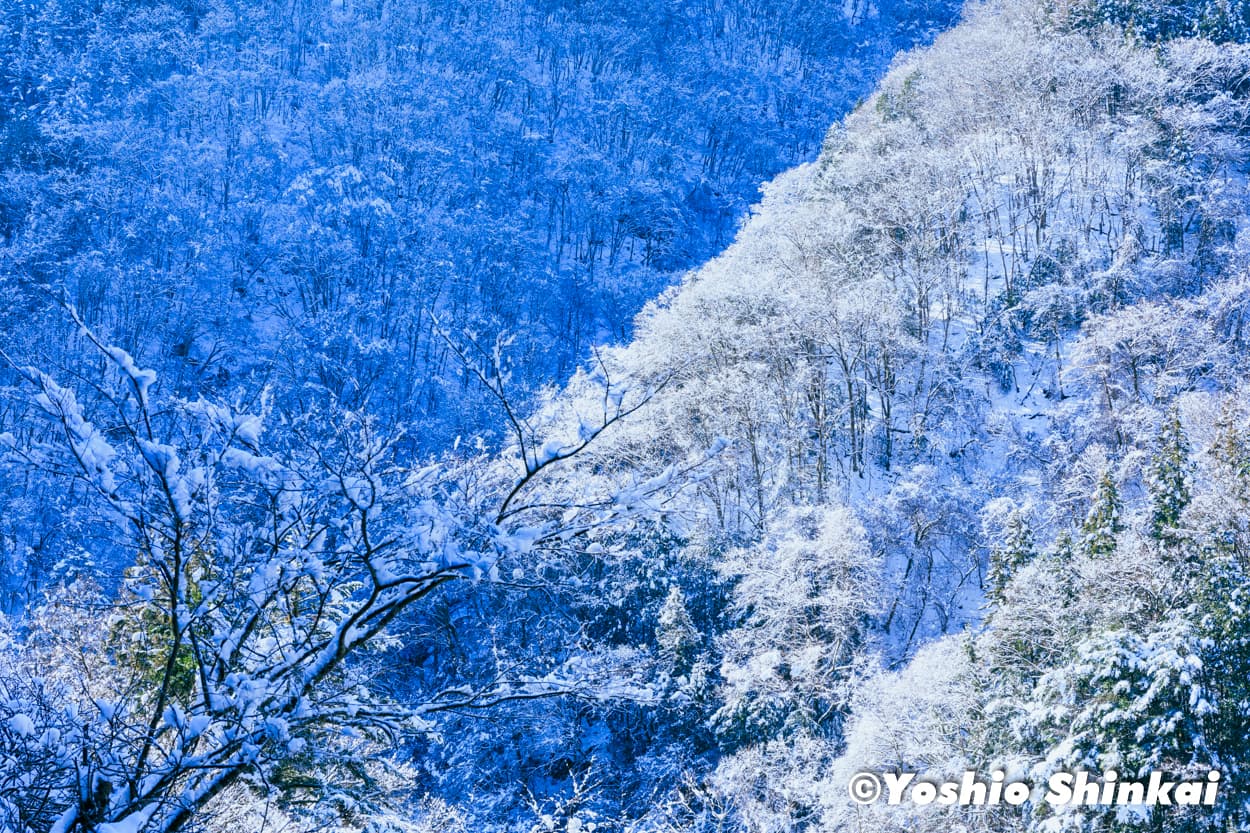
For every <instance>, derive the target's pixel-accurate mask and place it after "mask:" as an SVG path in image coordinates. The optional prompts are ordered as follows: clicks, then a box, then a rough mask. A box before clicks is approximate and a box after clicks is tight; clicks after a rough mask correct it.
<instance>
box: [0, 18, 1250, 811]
mask: <svg viewBox="0 0 1250 833" xmlns="http://www.w3.org/2000/svg"><path fill="white" fill-rule="evenodd" d="M853 5H854V4H852V6H853ZM332 7H333V8H339V6H338V5H334V6H332ZM358 8H363V7H358ZM713 8H714V9H715V8H721V7H720V6H715V5H714V6H713ZM735 20H736V22H737V23H743V21H746V20H749V16H747V17H743V18H736V19H735ZM1248 22H1250V10H1248V9H1247V7H1246V6H1245V4H1238V3H1216V2H1206V0H1145V1H1144V2H1137V0H1123V2H1121V1H1120V0H1116V2H1097V0H1077V1H1076V2H1051V0H996V1H995V2H987V3H985V4H983V5H980V6H977V7H975V8H972V9H970V10H968V12H967V14H966V17H965V19H964V20H963V22H962V23H960V25H958V26H957V27H956V28H955V29H953V30H951V31H949V32H947V33H946V34H944V35H942V36H941V37H939V38H938V39H937V40H936V41H935V43H934V44H933V46H931V47H929V48H926V49H923V50H920V51H916V52H913V53H910V54H907V55H903V56H901V57H899V58H898V59H897V60H896V62H895V63H894V65H893V67H892V68H891V70H890V72H889V73H888V75H887V76H886V78H885V79H884V81H883V82H882V83H881V85H880V87H879V88H878V90H877V91H876V93H875V94H874V95H872V96H871V97H869V98H868V99H867V100H865V101H864V102H863V103H862V104H861V105H860V106H859V107H858V108H857V109H856V110H855V111H854V112H852V113H851V114H850V115H849V116H848V117H847V118H846V119H845V120H843V121H842V122H841V123H839V124H838V125H836V126H834V127H833V128H832V129H831V130H830V131H829V132H828V134H827V135H826V137H825V139H824V142H823V145H822V150H821V153H820V155H819V157H818V158H817V159H816V161H814V162H812V163H810V164H805V165H801V166H799V167H797V168H795V169H793V170H790V171H788V172H786V173H784V174H782V175H781V176H779V177H777V178H776V179H775V180H774V181H773V182H771V183H770V184H769V185H768V186H766V187H765V188H764V189H763V194H764V196H763V199H762V201H761V202H760V204H759V205H758V206H757V207H756V208H755V209H754V211H753V212H752V215H751V217H750V218H749V220H748V221H747V222H746V223H745V224H744V226H743V227H742V229H741V230H740V233H739V234H738V235H737V237H736V239H735V240H734V242H733V243H732V244H731V245H730V246H729V247H728V248H727V249H725V251H724V252H722V253H721V254H720V255H719V256H718V257H716V258H714V259H713V260H711V261H710V262H708V263H707V264H706V265H705V266H703V267H701V268H699V269H696V270H694V271H693V272H691V273H689V274H688V275H687V276H686V277H685V279H684V280H683V281H682V283H681V284H680V285H678V286H675V287H673V288H671V289H670V290H668V291H667V292H665V293H664V294H663V295H661V296H660V297H659V298H658V299H656V300H654V301H653V302H652V303H650V304H649V305H648V306H647V307H646V309H645V310H644V311H643V313H642V314H641V316H640V317H639V318H638V320H637V322H636V324H635V326H634V328H633V332H634V338H633V339H632V341H630V342H629V343H628V344H625V345H622V346H618V347H609V348H599V349H597V350H595V351H593V355H592V361H591V362H589V363H588V365H587V366H586V367H585V368H584V369H583V370H581V371H579V372H578V373H576V375H575V376H574V377H573V379H572V381H571V382H570V383H569V384H568V385H567V386H559V387H551V388H548V389H545V390H544V391H543V392H542V393H541V395H540V397H539V401H538V403H537V404H536V405H535V407H533V408H529V407H528V406H527V405H525V404H520V403H518V402H517V401H516V400H515V399H514V398H511V397H510V395H511V394H512V393H513V392H514V388H513V382H514V379H513V377H512V376H511V375H510V373H509V367H508V363H507V361H506V360H505V359H504V358H503V354H504V352H505V351H506V349H507V345H506V343H505V342H504V341H500V342H498V343H497V346H496V349H495V350H494V351H493V352H492V350H491V344H490V342H489V341H487V342H481V343H476V344H474V343H471V342H472V340H471V339H468V338H467V337H462V336H463V334H462V333H457V332H452V331H451V328H450V327H449V328H448V330H447V331H445V332H440V336H445V338H443V339H442V342H443V344H444V345H445V348H446V352H447V357H448V358H450V357H451V356H453V355H454V356H455V357H456V358H458V359H459V360H460V361H459V363H458V364H457V365H456V368H457V369H456V371H455V376H456V380H455V381H457V382H458V383H460V384H461V385H462V387H464V388H465V389H467V388H468V387H470V386H473V387H474V388H475V390H476V391H477V393H475V394H474V395H473V397H469V398H466V400H465V401H466V402H468V401H479V400H481V401H486V400H492V399H493V400H495V402H496V405H497V409H498V410H500V411H502V412H503V417H502V424H503V427H502V429H501V432H502V435H503V436H505V437H508V436H510V437H511V443H512V444H511V445H507V446H505V447H504V448H503V449H502V450H498V449H496V448H495V447H494V446H493V445H492V444H491V443H488V442H487V441H486V440H485V439H484V438H483V439H478V438H473V440H472V441H469V442H456V443H454V444H453V448H452V450H451V451H450V452H446V453H443V454H440V455H436V456H432V457H430V456H422V455H420V454H419V453H418V451H417V450H415V449H414V446H416V445H418V443H417V442H415V441H414V440H413V439H412V437H411V436H409V435H407V434H405V433H404V432H403V431H401V430H398V429H395V428H394V426H393V425H392V424H391V423H390V422H388V421H387V420H386V419H384V418H382V416H381V415H379V414H378V413H376V412H372V411H370V410H369V409H367V408H363V407H357V406H358V405H359V402H354V401H353V402H347V401H331V402H328V403H326V404H325V405H324V406H323V407H309V408H294V409H293V408H292V407H291V402H292V401H295V402H297V403H299V402H303V401H304V400H303V399H302V398H301V397H302V395H303V394H302V393H300V392H299V391H295V392H292V391H290V390H282V389H281V385H282V384H283V381H282V380H283V378H284V377H283V374H282V373H276V375H275V377H274V378H273V379H272V380H269V381H270V382H271V385H272V386H276V388H277V389H275V387H272V386H271V387H267V388H262V389H260V390H256V389H253V388H249V387H248V385H246V384H240V385H238V386H237V387H236V386H232V385H226V382H225V381H221V382H220V383H221V384H222V385H226V387H225V390H227V391H228V392H229V394H230V396H229V397H226V396H219V395H217V393H219V392H218V391H215V389H214V388H212V387H211V386H206V387H204V388H200V389H196V388H192V389H190V390H192V391H193V392H194V394H195V395H192V394H191V393H188V389H187V388H185V387H183V386H181V385H180V384H170V383H169V382H167V375H168V373H169V371H170V369H171V368H170V367H169V366H162V367H158V368H156V369H151V368H152V367H153V363H150V362H148V361H146V360H145V357H144V356H143V354H142V351H141V350H138V349H136V350H135V351H134V352H129V351H127V350H126V349H124V347H125V345H120V346H119V345H116V344H114V343H113V341H112V340H106V339H105V337H104V336H102V335H100V334H99V332H98V331H99V330H101V329H104V327H103V326H100V325H101V322H100V321H99V320H97V319H94V318H93V319H90V320H88V321H83V320H82V319H74V318H73V317H72V316H73V315H74V314H73V313H72V312H70V313H69V315H70V316H71V321H73V323H74V331H75V333H76V335H75V336H74V343H75V344H83V345H84V346H86V347H88V348H94V350H92V349H89V350H88V356H89V358H87V359H83V360H82V361H81V362H80V363H75V362H68V364H70V368H68V369H67V368H61V370H60V371H59V372H56V373H54V372H52V371H51V370H49V371H45V370H43V369H40V368H38V367H33V366H27V365H25V364H20V363H16V362H14V364H15V365H16V367H14V368H12V370H11V372H12V373H14V374H15V379H16V381H15V389H14V391H13V392H12V393H13V396H12V397H11V398H7V399H5V400H4V401H5V402H6V403H9V402H12V403H14V404H13V406H12V410H11V411H4V412H0V416H5V415H6V414H15V415H17V416H16V417H12V420H13V421H14V422H15V423H16V424H15V426H14V427H13V429H12V430H9V429H8V428H6V429H5V430H4V431H0V461H2V462H3V468H2V469H0V473H2V474H3V475H4V477H5V478H7V480H6V482H11V483H19V482H21V483H25V482H31V483H34V484H36V485H37V486H38V487H39V489H40V490H41V491H38V490H37V491H36V492H34V493H35V494H40V495H45V494H46V495H50V496H51V497H49V499H48V500H47V501H46V505H42V506H41V505H40V504H39V502H38V501H35V500H33V499H32V498H30V497H29V496H28V494H27V493H26V492H21V491H18V490H14V491H13V492H12V495H16V497H15V498H14V499H13V500H11V501H10V505H11V506H12V507H14V510H13V516H14V517H17V518H19V519H24V520H28V519H29V516H31V515H34V514H35V513H36V512H37V511H40V510H42V511H43V512H45V513H55V511H58V510H64V511H65V517H64V518H63V519H58V521H59V522H60V523H62V524H63V526H62V527H59V528H63V529H66V530H72V531H73V532H74V535H75V538H74V540H75V542H78V541H81V542H85V543H83V544H82V546H83V548H84V549H86V548H88V547H91V548H98V547H105V546H107V547H111V548H112V549H111V552H113V553H117V552H121V553H127V554H133V563H128V564H127V566H126V568H125V569H123V570H114V571H113V572H111V573H110V572H109V569H110V568H109V567H108V566H106V567H105V568H103V569H82V570H80V573H81V574H85V575H81V574H80V573H74V574H70V575H66V577H65V581H64V582H59V583H58V587H57V588H56V590H55V591H54V592H53V593H51V594H49V595H48V596H47V597H45V598H44V600H43V602H42V603H41V604H40V605H39V606H38V607H35V608H33V609H32V610H31V612H30V614H29V615H28V616H26V617H14V618H11V619H10V618H4V619H0V691H3V693H4V697H2V698H0V826H3V825H8V826H10V827H13V828H14V829H18V830H21V831H22V833H49V831H53V830H56V831H61V832H62V833H64V831H67V830H72V829H84V830H89V831H91V832H92V833H107V831H110V830H117V829H123V830H127V829H129V830H135V831H140V833H175V831H180V830H190V829H198V828H202V829H206V830H211V831H232V830H238V829H249V830H257V831H261V832H262V833H270V831H278V830H283V831H286V830H301V831H302V830H321V829H332V830H344V831H347V830H351V831H357V830H371V831H375V830H376V831H405V833H407V832H409V831H422V833H429V831H434V830H437V831H440V833H458V831H467V830H474V831H478V830H482V831H491V832H492V833H495V832H496V831H497V832H498V833H540V831H541V833H555V831H565V832H566V833H579V832H584V833H592V831H599V832H600V833H613V832H614V831H621V833H626V831H628V833H678V832H679V831H681V833H713V832H714V831H715V833H728V831H733V833H740V832H741V833H747V832H748V831H749V832H750V833H756V832H757V831H758V832H759V833H765V832H766V833H788V832H789V831H800V833H804V832H805V831H812V832H813V833H814V831H841V830H851V831H871V833H895V831H897V833H904V831H906V832H907V833H928V832H929V831H933V833H939V831H941V833H946V831H951V830H960V829H962V830H965V831H976V833H1006V832H1007V831H1011V833H1025V831H1027V832H1028V833H1060V832H1061V831H1089V833H1095V831H1097V832H1098V833H1102V831H1115V833H1125V832H1126V831H1134V832H1135V831H1142V833H1147V831H1149V833H1159V831H1169V832H1170V831H1180V833H1213V831H1216V830H1219V831H1230V830H1233V831H1245V830H1250V745H1248V744H1247V740H1246V739H1247V738H1248V737H1250V708H1247V705H1246V704H1247V703H1250V689H1248V688H1247V683H1246V681H1247V680H1250V627H1248V626H1247V620H1246V615H1245V613H1246V611H1247V610H1248V609H1250V598H1248V595H1250V520H1248V519H1250V388H1247V386H1246V383H1245V379H1246V375H1247V370H1250V368H1248V367H1247V356H1248V355H1250V326H1248V325H1250V278H1247V267H1248V266H1250V263H1248V262H1247V260H1248V254H1250V238H1247V232H1248V228H1250V226H1248V224H1247V211H1246V205H1247V200H1246V197H1247V194H1246V184H1247V176H1246V173H1247V161H1248V159H1247V151H1248V150H1250V136H1248V135H1247V129H1246V125H1247V124H1248V123H1250V84H1248V83H1247V79H1248V78H1250V47H1247V45H1246V44H1247V41H1250V26H1247V23H1248ZM743 25H745V23H743ZM787 31H790V32H798V33H800V34H801V33H803V32H804V31H805V30H804V29H803V27H801V26H800V27H797V28H796V29H787ZM295 51H296V53H297V54H298V53H299V52H300V50H299V49H298V48H297V49H296V50H295ZM365 52H366V53H367V50H365ZM782 57H783V58H784V50H783V54H782ZM336 87H337V85H336ZM501 94H502V93H501ZM348 179H351V177H349V178H348ZM353 181H354V180H353ZM335 182H338V184H339V185H345V184H346V185H350V184H351V182H349V181H348V180H342V181H339V180H335ZM357 184H359V183H357ZM326 187H327V188H330V190H331V191H333V188H334V187H336V186H333V185H332V184H327V185H326ZM586 233H587V235H588V237H587V238H586V240H587V242H588V241H589V240H590V238H591V236H593V235H592V233H591V232H590V231H587V232H586ZM640 239H641V238H640ZM293 277H298V278H311V277H318V279H320V278H324V277H326V274H325V273H324V272H317V271H313V272H308V273H305V272H303V271H299V270H297V271H296V272H295V273H294V275H293ZM326 286H327V287H328V288H330V289H334V288H335V287H336V286H337V284H334V282H333V281H331V282H329V283H328V284H326ZM494 300H496V301H497V300H498V298H497V297H496V298H495V299H494ZM140 306H143V305H142V304H141V305H140ZM358 312H359V310H357V309H353V310H352V314H353V315H355V314H356V313H358ZM357 320H358V321H359V322H360V323H362V324H372V323H378V324H381V323H384V322H385V321H386V319H385V318H381V319H373V318H369V317H368V316H365V317H364V318H363V319H357ZM132 323H133V322H132ZM452 323H454V322H452ZM93 328H95V329H93ZM114 335H115V334H114ZM349 341H350V339H349ZM542 343H543V341H542V339H541V338H538V337H535V339H534V344H542ZM352 344H353V345H354V346H357V347H362V348H369V349H372V348H371V347H370V345H373V344H374V343H373V342H364V341H361V342H359V343H355V342H353V343H352ZM338 346H343V344H341V343H339V344H338ZM349 346H350V345H349ZM531 346H532V345H531ZM323 347H324V348H325V350H324V351H323V352H324V353H325V355H326V356H328V355H329V353H332V352H333V351H334V349H335V347H334V344H329V343H327V344H324V345H323ZM479 348H480V349H479ZM440 349H441V348H440ZM296 352H297V353H298V351H296ZM366 352H368V350H366ZM304 358H305V359H308V358H309V357H308V356H304ZM310 361H312V359H310ZM317 361H320V358H319V357H318V358H317ZM297 364H298V363H297ZM298 366H304V365H298ZM74 368H78V372H79V373H81V376H76V375H75V373H74V372H71V370H73V369H74ZM101 368H102V369H101ZM58 379H62V381H58ZM66 379H68V380H76V381H67V380H66ZM154 380H155V381H154ZM379 385H380V387H378V388H377V390H378V391H381V390H385V389H386V385H385V384H383V383H382V382H379ZM301 390H303V389H301ZM304 392H305V393H307V391H304ZM284 395H289V396H284ZM21 403H24V404H21ZM19 417H20V419H19ZM262 429H263V430H262ZM504 442H505V443H507V442H508V441H507V440H505V441H504ZM23 478H27V480H24V479H23ZM66 483H69V484H70V486H69V487H68V488H66V487H64V486H63V484H66ZM8 494H9V492H6V495H8ZM119 519H120V520H121V521H122V523H121V524H119V523H118V521H119ZM87 558H88V556H87V554H86V553H84V554H83V556H82V559H81V561H84V562H85V561H86V560H87ZM75 566H77V567H86V566H89V565H85V564H78V565H75ZM98 576H103V582H101V581H99V580H95V581H93V578H95V577H98ZM108 582H112V584H108ZM102 583H103V584H104V585H107V586H102ZM1113 769H1114V770H1115V771H1117V772H1119V773H1121V774H1123V775H1124V777H1125V778H1126V779H1127V778H1138V779H1141V778H1146V777H1149V774H1150V773H1152V772H1153V773H1156V774H1159V775H1161V777H1165V778H1170V779H1174V780H1181V779H1190V778H1203V777H1205V773H1206V772H1208V771H1210V770H1212V769H1218V771H1219V772H1220V773H1221V776H1222V780H1221V782H1220V791H1219V796H1218V801H1216V802H1215V803H1214V805H1211V806H1201V807H1198V806H1176V805H1170V806H1156V807H1145V806H1140V805H1133V806H1124V807H1120V806H1094V805H1091V806H1068V807H1063V808H1056V807H1053V806H1051V805H1048V804H1046V803H1045V802H1042V801H1039V800H1036V798H1031V799H1030V800H1029V801H1028V802H1026V803H1025V804H1024V805H1023V806H1020V807H1016V806H1005V805H997V806H985V807H971V808H969V807H958V806H947V805H944V804H939V805H938V806H928V805H925V806H922V805H921V804H919V803H917V802H902V803H897V804H888V803H885V802H882V801H878V802H876V803H871V804H866V805H861V804H857V803H854V802H853V801H852V799H851V796H850V795H848V792H847V787H848V784H849V783H850V782H851V779H852V777H853V776H854V774H855V773H857V772H863V771H867V772H870V773H878V774H880V773H883V772H891V773H897V772H915V773H918V774H921V775H923V776H924V777H926V778H929V779H939V780H941V779H954V778H958V777H960V775H961V774H962V773H964V772H965V771H968V770H973V771H976V772H979V773H982V774H988V773H989V772H991V771H995V770H1002V771H1003V772H1004V773H1006V774H1008V775H1009V776H1010V777H1011V778H1012V779H1027V780H1030V781H1032V782H1034V783H1042V782H1045V780H1046V779H1047V778H1048V777H1050V776H1051V775H1053V774H1054V773H1057V772H1065V771H1072V770H1088V771H1091V772H1094V773H1100V772H1107V771H1110V770H1113ZM197 826H198V828H197Z"/></svg>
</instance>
